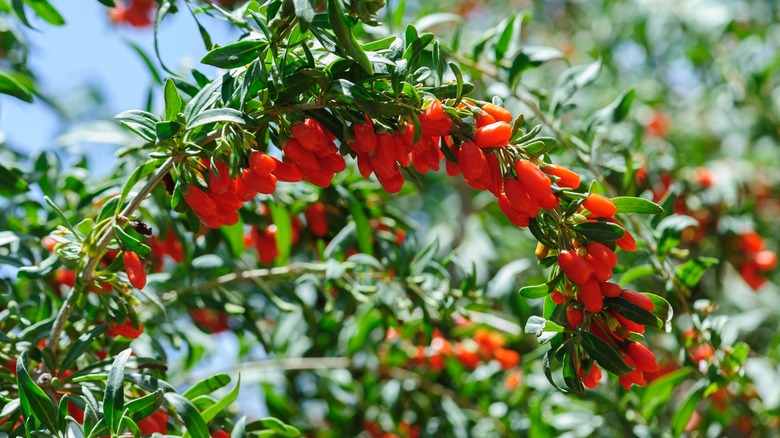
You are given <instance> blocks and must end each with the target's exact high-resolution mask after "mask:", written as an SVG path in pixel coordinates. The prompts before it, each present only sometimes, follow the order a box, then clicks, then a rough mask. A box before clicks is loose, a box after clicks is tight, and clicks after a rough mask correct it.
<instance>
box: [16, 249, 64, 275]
mask: <svg viewBox="0 0 780 438" xmlns="http://www.w3.org/2000/svg"><path fill="white" fill-rule="evenodd" d="M59 267H60V259H59V258H57V256H56V255H55V254H51V255H49V257H47V258H46V259H44V260H43V261H42V262H41V263H39V264H37V265H33V266H22V267H21V268H19V271H18V272H17V274H16V275H17V277H19V278H26V279H28V280H37V279H39V278H44V277H47V276H49V274H51V273H52V272H54V270H55V269H57V268H59Z"/></svg>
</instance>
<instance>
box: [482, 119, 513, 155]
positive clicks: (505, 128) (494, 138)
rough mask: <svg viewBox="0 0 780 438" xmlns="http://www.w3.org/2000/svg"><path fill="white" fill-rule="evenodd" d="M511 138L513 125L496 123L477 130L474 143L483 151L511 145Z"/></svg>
mask: <svg viewBox="0 0 780 438" xmlns="http://www.w3.org/2000/svg"><path fill="white" fill-rule="evenodd" d="M511 136H512V125H510V124H509V123H506V122H495V123H491V124H489V125H485V126H483V127H481V128H477V130H476V132H475V133H474V143H476V144H477V146H479V147H481V148H483V149H487V148H492V147H501V146H506V145H508V144H509V138H510V137H511Z"/></svg>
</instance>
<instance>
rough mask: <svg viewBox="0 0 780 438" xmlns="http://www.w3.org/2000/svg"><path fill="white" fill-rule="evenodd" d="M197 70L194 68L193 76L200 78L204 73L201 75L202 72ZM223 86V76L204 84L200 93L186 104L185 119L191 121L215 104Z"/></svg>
mask: <svg viewBox="0 0 780 438" xmlns="http://www.w3.org/2000/svg"><path fill="white" fill-rule="evenodd" d="M196 72H197V70H193V71H192V74H193V76H195V77H196V80H197V78H200V77H201V76H202V75H200V73H197V74H196ZM201 80H207V79H205V78H201ZM221 87H222V78H221V77H219V78H217V79H216V80H214V81H212V82H209V83H207V84H206V85H205V86H203V88H201V90H200V91H199V92H198V94H196V95H195V97H193V98H192V99H190V101H189V102H187V105H185V106H184V119H185V120H187V122H188V123H190V122H191V120H192V118H193V117H195V116H196V115H198V114H199V113H200V112H201V111H203V110H204V109H205V108H208V107H210V106H211V105H214V102H216V101H217V99H219V94H220V88H221Z"/></svg>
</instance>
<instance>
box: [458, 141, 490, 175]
mask: <svg viewBox="0 0 780 438" xmlns="http://www.w3.org/2000/svg"><path fill="white" fill-rule="evenodd" d="M458 163H460V168H461V169H462V171H463V177H464V178H466V179H468V180H476V179H479V177H480V176H482V175H483V174H486V173H487V172H488V168H487V159H486V158H485V153H484V152H482V149H480V148H479V146H477V145H476V144H475V143H474V142H472V141H468V140H466V141H464V142H463V144H462V145H461V147H460V152H459V154H458Z"/></svg>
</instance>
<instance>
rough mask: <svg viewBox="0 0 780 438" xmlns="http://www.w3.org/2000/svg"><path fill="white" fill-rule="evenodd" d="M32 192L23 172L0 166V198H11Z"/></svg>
mask: <svg viewBox="0 0 780 438" xmlns="http://www.w3.org/2000/svg"><path fill="white" fill-rule="evenodd" d="M28 190H30V185H29V184H27V181H25V179H24V177H23V176H22V174H21V172H19V171H18V170H16V169H14V168H9V167H5V166H4V165H3V164H0V196H3V197H6V198H10V197H11V196H14V195H19V194H22V193H25V192H27V191H28Z"/></svg>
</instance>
